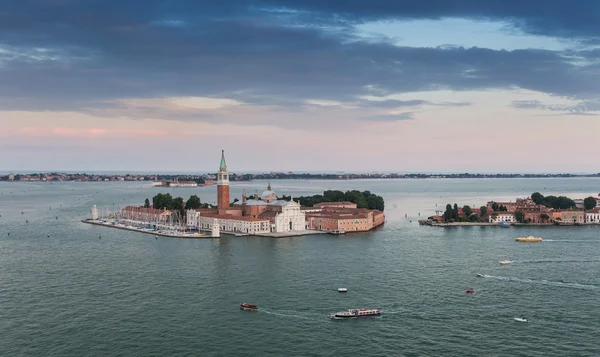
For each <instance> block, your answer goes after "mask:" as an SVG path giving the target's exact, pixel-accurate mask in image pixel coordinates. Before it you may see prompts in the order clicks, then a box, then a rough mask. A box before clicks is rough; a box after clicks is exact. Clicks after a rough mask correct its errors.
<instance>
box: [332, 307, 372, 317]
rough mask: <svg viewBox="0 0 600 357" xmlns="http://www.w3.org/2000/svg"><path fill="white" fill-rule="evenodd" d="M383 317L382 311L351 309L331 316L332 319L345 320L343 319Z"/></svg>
mask: <svg viewBox="0 0 600 357" xmlns="http://www.w3.org/2000/svg"><path fill="white" fill-rule="evenodd" d="M379 315H381V310H379V309H377V310H375V309H370V310H367V309H350V310H348V311H342V312H336V313H335V314H331V318H332V319H343V318H353V317H369V316H379Z"/></svg>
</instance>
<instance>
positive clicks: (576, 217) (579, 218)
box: [561, 210, 586, 223]
mask: <svg viewBox="0 0 600 357" xmlns="http://www.w3.org/2000/svg"><path fill="white" fill-rule="evenodd" d="M585 216H586V214H585V212H584V211H577V210H563V211H562V214H561V222H562V223H584V222H585Z"/></svg>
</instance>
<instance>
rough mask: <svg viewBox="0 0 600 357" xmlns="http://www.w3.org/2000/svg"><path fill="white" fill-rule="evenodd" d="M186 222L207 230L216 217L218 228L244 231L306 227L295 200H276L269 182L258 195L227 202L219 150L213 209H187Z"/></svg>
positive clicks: (224, 165) (226, 181)
mask: <svg viewBox="0 0 600 357" xmlns="http://www.w3.org/2000/svg"><path fill="white" fill-rule="evenodd" d="M186 215H187V224H188V226H189V227H191V228H196V229H201V230H207V229H209V227H210V226H211V225H212V224H213V221H214V220H215V219H216V220H217V222H218V225H219V227H220V230H221V231H224V232H231V233H245V234H264V233H271V232H277V233H283V232H298V231H305V230H306V216H305V213H304V211H303V210H302V209H301V207H300V204H299V203H297V202H294V201H293V200H291V201H285V200H278V198H277V194H276V193H275V191H273V188H272V187H271V183H269V185H268V186H267V189H266V190H265V191H264V192H263V193H262V195H261V196H260V197H259V196H258V193H256V194H255V195H254V197H253V199H247V197H246V193H245V192H244V194H243V195H242V201H241V202H239V201H238V202H235V203H233V204H231V203H230V194H229V172H228V170H227V163H226V161H225V151H224V150H223V151H221V164H220V165H219V173H218V174H217V209H216V210H215V209H203V208H200V209H196V210H188V211H187V214H186Z"/></svg>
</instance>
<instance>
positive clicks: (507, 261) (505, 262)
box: [500, 259, 512, 264]
mask: <svg viewBox="0 0 600 357" xmlns="http://www.w3.org/2000/svg"><path fill="white" fill-rule="evenodd" d="M510 263H512V261H510V260H506V259H505V260H501V261H500V264H510Z"/></svg>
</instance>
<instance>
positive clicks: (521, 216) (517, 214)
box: [515, 211, 525, 223]
mask: <svg viewBox="0 0 600 357" xmlns="http://www.w3.org/2000/svg"><path fill="white" fill-rule="evenodd" d="M515 218H516V219H517V221H518V222H520V223H523V222H525V214H524V213H523V212H521V211H517V212H515Z"/></svg>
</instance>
